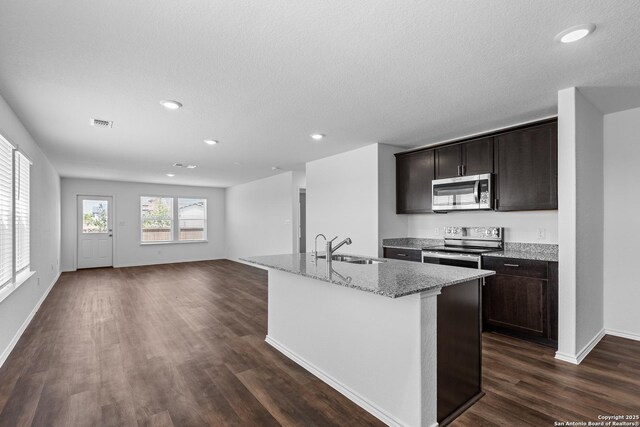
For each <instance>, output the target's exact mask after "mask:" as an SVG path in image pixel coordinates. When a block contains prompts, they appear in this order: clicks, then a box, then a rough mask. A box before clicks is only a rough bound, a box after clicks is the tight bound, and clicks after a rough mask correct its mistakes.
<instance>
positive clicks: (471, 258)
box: [422, 251, 480, 262]
mask: <svg viewBox="0 0 640 427" xmlns="http://www.w3.org/2000/svg"><path fill="white" fill-rule="evenodd" d="M422 256H423V257H424V256H431V257H433V258H443V259H454V260H458V261H475V262H478V261H480V257H479V256H477V255H449V254H443V253H440V252H426V251H423V252H422Z"/></svg>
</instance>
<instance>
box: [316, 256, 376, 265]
mask: <svg viewBox="0 0 640 427" xmlns="http://www.w3.org/2000/svg"><path fill="white" fill-rule="evenodd" d="M318 258H325V259H326V258H327V256H326V255H319V256H318ZM331 260H332V261H339V262H348V263H350V264H380V263H381V262H384V261H378V260H375V259H371V258H358V257H355V256H349V255H333V256H331Z"/></svg>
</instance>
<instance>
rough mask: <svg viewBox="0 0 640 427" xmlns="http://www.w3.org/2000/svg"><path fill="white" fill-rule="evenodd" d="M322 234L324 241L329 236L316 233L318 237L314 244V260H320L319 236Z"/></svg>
mask: <svg viewBox="0 0 640 427" xmlns="http://www.w3.org/2000/svg"><path fill="white" fill-rule="evenodd" d="M320 236H322V238H323V239H324V241H325V242H326V241H327V236H325V235H324V234H322V233H320V234H316V239H315V242H314V244H313V260H314V261H315V262H318V237H320Z"/></svg>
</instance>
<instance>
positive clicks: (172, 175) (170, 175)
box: [167, 173, 176, 178]
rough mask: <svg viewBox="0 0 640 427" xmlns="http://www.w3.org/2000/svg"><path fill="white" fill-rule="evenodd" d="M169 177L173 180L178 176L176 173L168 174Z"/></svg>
mask: <svg viewBox="0 0 640 427" xmlns="http://www.w3.org/2000/svg"><path fill="white" fill-rule="evenodd" d="M167 176H168V177H169V178H173V177H174V176H176V174H175V173H168V174H167Z"/></svg>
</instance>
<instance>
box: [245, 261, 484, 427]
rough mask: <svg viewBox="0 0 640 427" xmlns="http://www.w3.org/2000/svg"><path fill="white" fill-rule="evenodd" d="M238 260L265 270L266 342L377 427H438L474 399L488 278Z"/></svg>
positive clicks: (382, 265) (436, 269)
mask: <svg viewBox="0 0 640 427" xmlns="http://www.w3.org/2000/svg"><path fill="white" fill-rule="evenodd" d="M243 260H244V261H247V262H251V263H254V264H258V265H261V266H263V267H267V268H268V270H269V291H268V292H269V294H268V296H269V301H268V333H267V337H266V341H267V342H268V343H269V344H271V345H272V346H273V347H275V348H276V349H278V350H279V351H280V352H282V353H283V354H285V355H286V356H288V357H289V358H291V359H292V360H294V361H295V362H296V363H298V364H300V365H301V366H303V367H304V368H306V369H307V370H309V371H310V372H311V373H313V374H314V375H316V376H317V377H319V378H320V379H322V380H323V381H324V382H326V383H328V384H329V385H331V386H332V387H334V388H335V389H337V390H338V391H340V392H341V393H343V394H344V395H345V396H347V397H348V398H349V399H351V400H352V401H354V402H355V403H357V404H358V405H360V406H362V407H363V408H364V409H366V410H367V411H369V412H370V413H372V414H373V415H375V416H376V417H378V418H379V419H380V420H382V421H383V422H385V423H387V424H389V425H403V426H431V425H436V424H437V423H438V422H440V423H441V425H442V424H446V423H448V422H449V421H450V420H451V419H453V418H455V416H457V415H458V414H459V413H460V412H461V411H463V410H464V409H466V407H468V406H469V405H470V404H472V403H473V402H475V400H477V399H478V398H480V397H481V396H482V392H481V389H480V378H481V377H480V375H481V373H480V354H481V353H480V352H481V348H480V344H481V336H480V283H481V279H482V278H484V277H486V276H489V275H492V274H494V273H493V272H492V271H486V270H476V269H468V268H459V267H449V266H441V265H432V264H420V263H415V262H409V261H398V260H384V259H369V262H371V263H370V264H365V263H352V262H340V261H332V262H330V263H327V262H326V260H325V259H322V258H321V259H318V260H317V262H316V261H315V260H314V259H313V256H312V255H311V254H286V255H273V256H262V257H252V258H245V259H243Z"/></svg>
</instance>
